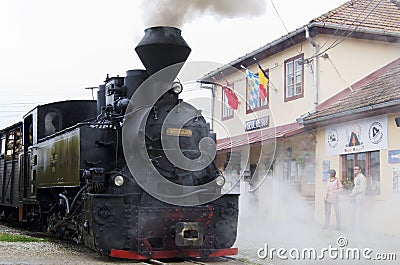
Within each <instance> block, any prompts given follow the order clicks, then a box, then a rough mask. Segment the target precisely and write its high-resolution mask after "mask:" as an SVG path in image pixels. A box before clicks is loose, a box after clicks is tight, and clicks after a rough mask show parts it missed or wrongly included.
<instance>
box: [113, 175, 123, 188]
mask: <svg viewBox="0 0 400 265" xmlns="http://www.w3.org/2000/svg"><path fill="white" fill-rule="evenodd" d="M114 184H115V186H117V187H121V186H122V185H124V177H123V176H120V175H117V176H115V177H114Z"/></svg>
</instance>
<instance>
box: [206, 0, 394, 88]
mask: <svg viewBox="0 0 400 265" xmlns="http://www.w3.org/2000/svg"><path fill="white" fill-rule="evenodd" d="M305 27H308V28H309V30H310V34H311V36H315V35H317V34H328V35H336V36H338V37H339V36H344V37H354V38H365V39H372V40H380V41H386V42H399V41H400V1H399V0H397V2H396V0H352V1H348V2H346V3H344V4H343V5H341V6H339V7H337V8H335V9H333V10H332V11H329V12H328V13H326V14H324V15H322V16H320V17H318V18H316V19H314V20H311V21H310V22H309V23H308V24H307V25H305V26H301V27H299V28H298V29H296V30H294V31H292V32H290V33H288V34H287V35H284V36H282V37H280V38H279V39H276V40H274V41H272V42H270V43H268V44H266V45H264V46H262V47H260V48H258V49H256V50H254V51H252V52H250V53H248V54H246V55H244V56H242V57H239V58H237V59H236V60H234V61H232V62H230V63H228V64H226V65H224V66H222V67H220V68H218V69H216V70H213V71H211V72H210V73H207V74H206V75H205V76H204V77H202V78H201V80H209V81H212V78H211V77H213V76H219V75H220V73H221V72H224V74H225V75H226V76H227V75H229V74H231V73H233V72H235V71H236V69H240V65H242V64H243V65H252V64H254V60H253V58H257V60H258V61H262V60H263V59H265V58H268V57H269V56H271V55H273V54H276V53H279V52H281V51H283V50H285V49H287V48H289V47H291V46H293V45H296V44H298V43H301V42H302V41H304V39H305V34H304V31H305ZM338 31H339V32H338Z"/></svg>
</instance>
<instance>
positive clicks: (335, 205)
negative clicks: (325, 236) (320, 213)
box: [324, 200, 340, 227]
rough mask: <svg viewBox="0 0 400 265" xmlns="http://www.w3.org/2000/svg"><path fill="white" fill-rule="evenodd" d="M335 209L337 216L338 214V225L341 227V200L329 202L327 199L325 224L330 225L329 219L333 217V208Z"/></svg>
mask: <svg viewBox="0 0 400 265" xmlns="http://www.w3.org/2000/svg"><path fill="white" fill-rule="evenodd" d="M332 206H333V209H334V210H335V216H336V226H337V227H339V226H340V209H339V202H338V201H335V202H332V203H331V202H328V201H326V200H325V222H324V225H325V226H328V225H329V221H330V219H331V209H332Z"/></svg>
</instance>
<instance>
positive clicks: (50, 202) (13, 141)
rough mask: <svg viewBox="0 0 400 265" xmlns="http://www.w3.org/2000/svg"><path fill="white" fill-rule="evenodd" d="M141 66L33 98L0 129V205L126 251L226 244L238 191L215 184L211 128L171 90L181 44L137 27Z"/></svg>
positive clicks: (182, 56) (110, 251) (198, 253)
mask: <svg viewBox="0 0 400 265" xmlns="http://www.w3.org/2000/svg"><path fill="white" fill-rule="evenodd" d="M135 50H136V52H137V54H138V56H139V58H140V59H141V61H142V62H143V64H144V66H145V68H146V70H129V71H127V74H126V77H120V76H117V77H108V76H107V79H106V80H105V83H104V84H103V85H100V86H99V91H98V97H97V101H94V100H71V101H63V102H54V103H49V104H45V105H41V106H37V107H36V108H34V109H33V110H32V111H30V112H28V113H27V114H26V115H25V116H24V117H23V121H22V122H19V123H16V124H14V125H12V126H10V127H8V128H5V129H3V130H1V131H0V139H1V142H0V144H1V146H0V150H1V151H0V215H1V216H2V217H4V218H11V219H15V220H18V221H19V222H21V223H24V224H25V225H26V226H32V227H40V228H41V229H44V230H45V231H48V232H50V233H54V234H56V235H58V236H59V237H61V238H65V239H69V240H74V241H76V242H78V243H84V244H85V245H86V246H88V247H89V248H91V249H93V250H96V251H98V252H100V253H102V254H104V255H109V256H111V257H119V258H127V259H139V260H140V259H150V258H171V257H217V256H226V255H235V254H236V253H237V249H236V248H232V246H233V244H234V242H235V240H236V234H237V221H238V195H237V194H222V193H221V188H222V186H223V185H224V181H225V180H224V177H223V175H222V174H221V172H220V171H219V170H218V168H217V166H216V163H215V161H214V160H215V134H214V133H212V131H211V130H210V127H209V125H208V124H207V122H206V121H205V119H204V117H203V116H202V115H201V112H200V111H199V110H197V109H195V108H194V107H193V106H191V105H189V104H187V103H185V102H183V101H182V100H181V99H179V93H180V92H181V91H182V84H181V83H180V82H179V81H176V80H177V79H176V76H177V74H178V73H179V71H180V69H181V67H182V65H183V63H184V62H185V61H186V59H187V57H188V56H189V53H190V51H191V49H190V47H189V46H188V45H187V43H186V42H185V40H184V39H183V38H182V37H181V31H180V30H179V29H177V28H173V27H153V28H148V29H146V30H145V35H144V37H143V39H142V40H141V41H140V42H139V44H138V45H137V47H136V49H135Z"/></svg>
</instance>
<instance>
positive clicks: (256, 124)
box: [244, 116, 269, 132]
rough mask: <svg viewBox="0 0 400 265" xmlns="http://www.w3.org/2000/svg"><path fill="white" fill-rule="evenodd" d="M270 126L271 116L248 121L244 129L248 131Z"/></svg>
mask: <svg viewBox="0 0 400 265" xmlns="http://www.w3.org/2000/svg"><path fill="white" fill-rule="evenodd" d="M268 126H269V116H266V117H262V118H258V119H254V120H250V121H246V124H245V127H244V130H245V131H246V132H248V131H253V130H257V129H261V128H265V127H268Z"/></svg>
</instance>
